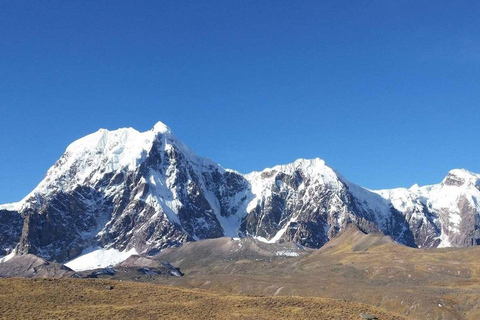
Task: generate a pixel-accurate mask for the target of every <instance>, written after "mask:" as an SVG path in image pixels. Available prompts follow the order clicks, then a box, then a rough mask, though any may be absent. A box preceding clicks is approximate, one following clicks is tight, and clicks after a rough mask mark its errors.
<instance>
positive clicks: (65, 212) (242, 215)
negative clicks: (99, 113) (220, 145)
mask: <svg viewBox="0 0 480 320" xmlns="http://www.w3.org/2000/svg"><path fill="white" fill-rule="evenodd" d="M479 178H480V176H479V175H476V174H473V173H470V172H467V171H464V170H453V171H451V172H450V173H449V174H448V175H447V177H446V178H445V179H444V181H443V182H442V183H440V184H438V185H433V186H426V187H418V186H414V187H412V188H410V189H393V190H380V191H370V190H367V189H365V188H362V187H360V186H358V185H356V184H354V183H351V182H349V181H348V180H346V179H345V178H344V177H342V176H341V175H340V174H339V173H337V172H336V171H335V170H333V169H332V168H330V167H329V166H327V165H326V164H325V162H324V161H323V160H320V159H313V160H304V159H299V160H297V161H295V162H294V163H291V164H288V165H282V166H276V167H273V168H269V169H265V170H263V171H261V172H252V173H250V174H247V175H242V174H240V173H238V172H235V171H233V170H228V169H224V168H222V167H221V166H220V165H218V164H216V163H214V162H213V161H211V160H209V159H206V158H201V157H198V156H197V155H195V153H194V152H192V151H191V150H190V149H189V148H188V147H186V146H185V145H184V144H183V143H182V142H181V141H179V140H178V139H177V138H176V137H175V136H174V135H173V134H172V132H171V130H170V129H169V128H168V127H167V126H166V125H164V124H163V123H161V122H159V123H157V124H156V125H155V126H154V127H153V128H152V130H150V131H147V132H138V131H136V130H134V129H132V128H125V129H118V130H115V131H108V130H105V129H101V130H99V131H97V132H96V133H93V134H90V135H88V136H86V137H84V138H82V139H79V140H77V141H75V142H74V143H72V144H71V145H70V146H69V147H68V148H67V149H66V151H65V153H64V154H63V155H62V156H61V158H60V159H59V160H58V161H57V162H56V163H55V164H54V165H53V166H52V167H51V168H50V169H49V170H48V172H47V175H46V176H45V178H44V179H43V181H42V182H40V184H39V185H38V186H37V187H36V188H35V189H34V190H33V191H32V192H31V193H30V194H29V195H27V196H26V197H25V198H24V199H23V200H21V201H20V202H18V203H14V204H8V205H3V206H0V230H1V233H0V250H4V251H6V252H9V251H10V250H11V249H13V248H14V247H15V246H16V252H17V253H20V254H25V253H33V254H36V255H39V256H41V257H43V258H46V259H48V260H55V261H59V262H65V261H69V260H71V259H73V258H75V257H77V256H79V255H80V254H82V252H86V251H92V250H93V249H94V248H103V249H102V250H113V249H115V250H118V251H122V252H133V253H135V252H137V253H143V254H155V253H157V252H159V251H160V250H162V249H163V248H166V247H171V246H178V245H181V244H182V243H184V242H186V241H194V240H199V239H205V238H216V237H221V236H230V237H245V236H252V237H256V238H257V239H260V240H262V241H266V242H277V241H294V242H296V243H299V244H301V245H304V246H309V247H314V248H318V247H321V246H322V245H323V244H325V243H326V242H327V241H328V240H329V239H330V238H332V237H333V236H335V235H336V234H338V232H339V231H340V230H342V229H343V228H344V227H345V226H346V225H347V224H350V223H353V224H355V225H357V226H358V227H359V228H360V229H362V230H363V231H365V232H383V233H384V234H386V235H389V236H391V237H392V238H393V239H394V240H395V241H397V242H399V243H403V244H405V245H409V246H421V247H436V246H439V245H440V246H466V245H471V244H473V243H476V241H477V240H476V239H477V238H480V236H479V234H478V231H477V230H479V229H480V223H479V222H478V221H479V213H480V207H479V206H478V205H477V202H478V201H477V199H480V191H479V183H478V181H479ZM108 252H112V251H108Z"/></svg>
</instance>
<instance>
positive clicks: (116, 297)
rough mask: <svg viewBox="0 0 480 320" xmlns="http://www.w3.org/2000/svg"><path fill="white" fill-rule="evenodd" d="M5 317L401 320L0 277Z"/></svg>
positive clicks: (304, 305) (281, 300)
mask: <svg viewBox="0 0 480 320" xmlns="http://www.w3.org/2000/svg"><path fill="white" fill-rule="evenodd" d="M0 292H1V294H0V318H1V319H29V318H35V319H72V318H75V319H359V318H360V319H361V317H362V316H363V317H364V318H367V317H368V316H375V317H377V318H378V319H385V320H389V319H392V320H393V319H403V318H402V317H401V316H397V315H394V314H392V313H389V312H386V311H384V310H382V309H380V308H376V307H372V306H368V305H365V304H361V303H356V302H348V301H342V300H332V299H320V298H300V297H247V296H238V295H225V294H221V295H220V294H215V293H211V292H206V291H200V290H187V289H179V288H172V287H164V286H159V285H152V284H147V283H138V282H137V283H135V282H116V281H105V280H97V281H92V280H77V279H68V280H67V279H63V280H62V279H55V280H54V279H34V280H31V279H0Z"/></svg>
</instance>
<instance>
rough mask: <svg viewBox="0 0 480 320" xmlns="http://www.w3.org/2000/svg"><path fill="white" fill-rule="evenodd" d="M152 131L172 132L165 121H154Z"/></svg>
mask: <svg viewBox="0 0 480 320" xmlns="http://www.w3.org/2000/svg"><path fill="white" fill-rule="evenodd" d="M152 131H153V132H156V133H162V134H164V133H172V131H171V130H170V128H169V127H168V126H167V125H166V124H165V123H163V122H161V121H158V122H157V123H155V125H154V126H153V128H152Z"/></svg>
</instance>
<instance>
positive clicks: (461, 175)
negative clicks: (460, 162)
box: [442, 169, 480, 187]
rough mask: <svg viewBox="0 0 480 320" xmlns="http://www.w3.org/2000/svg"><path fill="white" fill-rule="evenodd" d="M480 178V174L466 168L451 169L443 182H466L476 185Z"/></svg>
mask: <svg viewBox="0 0 480 320" xmlns="http://www.w3.org/2000/svg"><path fill="white" fill-rule="evenodd" d="M478 180H480V175H479V174H476V173H473V172H470V171H468V170H466V169H453V170H450V171H449V172H448V174H447V176H446V177H445V178H444V179H443V181H442V183H443V184H444V185H447V186H457V187H460V186H463V185H465V184H469V185H476V184H477V182H478Z"/></svg>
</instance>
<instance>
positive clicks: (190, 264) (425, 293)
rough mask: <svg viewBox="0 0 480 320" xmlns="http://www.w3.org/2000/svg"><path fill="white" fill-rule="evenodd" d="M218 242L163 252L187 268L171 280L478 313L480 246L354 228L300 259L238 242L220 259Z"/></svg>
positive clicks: (440, 313) (445, 314)
mask: <svg viewBox="0 0 480 320" xmlns="http://www.w3.org/2000/svg"><path fill="white" fill-rule="evenodd" d="M217 241H220V240H217ZM244 241H247V240H244ZM217 245H218V243H217V244H216V245H213V243H212V240H206V241H199V242H196V243H192V244H191V245H190V248H189V247H183V248H175V249H170V250H167V251H165V252H162V253H161V254H160V255H159V256H158V257H157V258H158V259H169V261H170V262H171V263H172V264H173V265H175V266H178V267H180V269H181V270H182V272H184V273H185V277H183V278H175V279H168V280H166V281H165V282H167V283H171V284H175V285H180V286H184V287H189V288H203V289H208V290H213V291H216V292H225V293H233V294H238V293H241V294H258V295H267V296H291V295H295V296H304V297H323V298H335V299H345V300H349V301H357V302H362V303H366V304H369V305H375V306H378V307H381V308H383V309H385V310H389V311H392V312H396V313H398V314H403V315H407V316H409V317H414V318H418V319H479V318H480V308H479V307H478V306H480V247H470V248H442V249H415V248H410V247H406V246H403V245H400V244H397V243H395V242H393V241H392V240H391V239H390V237H387V236H384V235H382V234H365V233H364V232H362V231H360V230H359V229H358V228H354V227H353V228H349V229H347V230H345V231H344V232H342V233H341V234H340V235H339V236H338V237H336V238H334V239H332V240H330V242H328V243H327V244H326V245H325V246H323V247H322V248H321V249H319V250H315V251H312V250H310V251H307V252H303V253H302V252H301V251H298V253H299V254H298V256H290V257H288V256H276V255H272V254H270V255H267V254H257V255H255V254H254V252H257V251H256V249H255V244H247V245H243V247H241V248H239V246H240V245H241V243H238V242H235V241H231V242H230V243H227V242H224V243H223V244H222V246H219V247H223V248H227V247H228V246H231V247H232V249H233V250H232V249H230V248H229V249H228V250H218V251H217V252H216V253H215V258H214V259H209V258H208V256H205V255H204V254H203V253H205V252H209V250H212V249H213V248H215V247H216V246H217ZM235 246H236V248H237V250H238V252H241V251H242V250H244V253H243V254H239V253H238V252H236V251H235V250H236V249H235ZM245 248H246V249H245ZM249 248H252V249H253V250H252V249H249ZM276 250H278V249H275V250H273V252H275V251H276ZM299 250H300V249H299ZM292 252H293V250H292ZM247 256H250V257H252V258H250V259H246V258H245V257H247Z"/></svg>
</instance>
